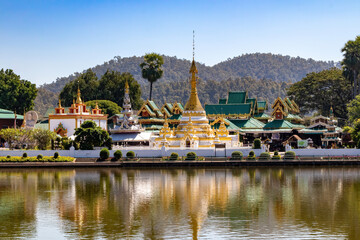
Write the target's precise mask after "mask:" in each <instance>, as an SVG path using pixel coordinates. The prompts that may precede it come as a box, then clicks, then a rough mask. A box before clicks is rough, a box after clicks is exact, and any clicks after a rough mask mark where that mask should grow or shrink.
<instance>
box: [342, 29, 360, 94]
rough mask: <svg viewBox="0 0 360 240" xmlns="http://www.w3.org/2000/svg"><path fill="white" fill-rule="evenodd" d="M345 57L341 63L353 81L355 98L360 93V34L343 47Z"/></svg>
mask: <svg viewBox="0 0 360 240" xmlns="http://www.w3.org/2000/svg"><path fill="white" fill-rule="evenodd" d="M341 51H342V52H343V53H344V59H343V61H342V62H341V64H342V65H343V67H344V75H345V77H346V78H348V79H349V80H350V81H352V82H353V85H354V88H353V98H355V96H356V95H358V94H359V82H358V78H357V75H358V74H359V71H360V36H357V37H356V39H355V41H351V40H350V41H348V42H347V43H346V44H345V46H344V47H343V48H342V49H341Z"/></svg>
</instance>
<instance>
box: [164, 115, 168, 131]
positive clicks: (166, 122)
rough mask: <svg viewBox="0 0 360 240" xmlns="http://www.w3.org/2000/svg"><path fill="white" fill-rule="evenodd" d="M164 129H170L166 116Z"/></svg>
mask: <svg viewBox="0 0 360 240" xmlns="http://www.w3.org/2000/svg"><path fill="white" fill-rule="evenodd" d="M164 127H165V128H168V127H169V123H168V121H167V116H166V115H165V122H164Z"/></svg>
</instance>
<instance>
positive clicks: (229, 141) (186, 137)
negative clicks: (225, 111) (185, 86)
mask: <svg viewBox="0 0 360 240" xmlns="http://www.w3.org/2000/svg"><path fill="white" fill-rule="evenodd" d="M189 73H190V74H191V79H190V85H191V92H190V97H189V100H188V102H187V103H186V105H185V108H184V109H183V111H182V114H181V118H180V119H179V124H178V125H177V127H175V126H173V127H172V128H171V127H170V126H169V122H168V119H167V117H165V122H164V125H163V127H162V128H161V130H160V132H159V137H154V138H152V139H151V142H150V146H151V147H162V146H164V147H170V148H185V147H186V148H212V147H215V144H225V146H226V147H232V146H238V135H229V132H228V130H227V128H226V126H225V123H224V122H223V121H222V122H221V123H220V126H219V128H218V129H213V128H212V127H211V126H210V124H209V120H208V118H207V116H206V112H205V110H204V109H203V107H202V106H201V103H200V100H199V97H198V93H197V87H196V82H197V76H196V74H197V73H198V70H197V68H196V65H195V61H194V59H193V61H192V63H191V68H190V71H189ZM143 111H144V109H143ZM145 111H148V110H145ZM179 114H180V112H179ZM179 117H180V115H179Z"/></svg>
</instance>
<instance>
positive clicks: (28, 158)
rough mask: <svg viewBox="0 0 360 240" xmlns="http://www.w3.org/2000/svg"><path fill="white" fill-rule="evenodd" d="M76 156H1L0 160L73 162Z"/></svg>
mask: <svg viewBox="0 0 360 240" xmlns="http://www.w3.org/2000/svg"><path fill="white" fill-rule="evenodd" d="M74 160H75V158H73V157H60V156H58V157H57V158H54V157H47V156H45V157H43V156H40V155H39V156H37V157H11V156H7V157H0V162H73V161H74Z"/></svg>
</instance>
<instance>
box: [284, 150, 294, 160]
mask: <svg viewBox="0 0 360 240" xmlns="http://www.w3.org/2000/svg"><path fill="white" fill-rule="evenodd" d="M295 157H296V154H295V152H294V151H287V152H286V153H285V155H284V160H294V159H295Z"/></svg>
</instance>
